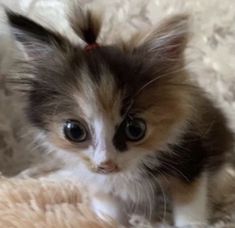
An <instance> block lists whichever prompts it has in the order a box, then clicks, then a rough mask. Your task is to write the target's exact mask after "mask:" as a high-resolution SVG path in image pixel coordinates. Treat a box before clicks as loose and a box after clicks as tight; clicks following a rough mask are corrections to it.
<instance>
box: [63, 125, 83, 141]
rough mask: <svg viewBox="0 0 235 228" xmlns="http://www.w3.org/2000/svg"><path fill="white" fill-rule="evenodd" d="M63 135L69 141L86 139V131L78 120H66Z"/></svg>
mask: <svg viewBox="0 0 235 228" xmlns="http://www.w3.org/2000/svg"><path fill="white" fill-rule="evenodd" d="M64 135H65V137H66V138H67V139H68V140H69V141H73V142H83V141H85V140H86V139H87V132H86V130H85V128H84V127H83V125H82V124H81V123H79V122H78V121H74V120H68V121H67V122H66V123H65V125H64Z"/></svg>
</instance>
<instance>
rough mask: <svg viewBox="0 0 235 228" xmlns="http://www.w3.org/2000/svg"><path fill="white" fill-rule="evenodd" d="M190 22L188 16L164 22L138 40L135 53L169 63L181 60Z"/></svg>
mask: <svg viewBox="0 0 235 228" xmlns="http://www.w3.org/2000/svg"><path fill="white" fill-rule="evenodd" d="M188 21H189V17H188V15H176V16H173V17H171V18H169V19H167V20H164V21H163V22H162V23H161V24H160V25H159V26H158V27H157V28H156V29H155V30H154V31H152V32H151V33H149V34H147V35H145V36H143V37H140V38H139V39H137V41H135V47H134V48H133V51H134V52H135V51H137V52H142V53H143V54H145V55H147V56H148V57H153V58H162V59H165V60H168V61H177V60H179V59H180V58H181V57H182V55H183V52H184V49H185V48H186V45H187V41H188V37H189V35H188V34H189V32H188Z"/></svg>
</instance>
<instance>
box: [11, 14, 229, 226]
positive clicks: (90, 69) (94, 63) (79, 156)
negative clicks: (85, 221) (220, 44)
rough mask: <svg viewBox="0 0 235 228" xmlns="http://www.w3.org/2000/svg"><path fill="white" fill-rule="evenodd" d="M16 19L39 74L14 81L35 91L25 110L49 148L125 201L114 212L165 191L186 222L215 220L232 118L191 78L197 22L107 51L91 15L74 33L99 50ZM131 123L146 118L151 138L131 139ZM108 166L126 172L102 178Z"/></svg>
mask: <svg viewBox="0 0 235 228" xmlns="http://www.w3.org/2000/svg"><path fill="white" fill-rule="evenodd" d="M79 12H80V13H81V14H82V12H81V11H80V10H79ZM7 15H8V20H9V24H10V26H11V27H12V31H13V34H15V37H16V39H17V40H18V41H19V42H21V43H22V44H23V45H24V47H25V50H26V52H27V54H28V56H29V61H28V64H27V67H26V69H27V71H28V72H29V73H30V74H33V77H25V76H24V77H22V78H20V79H15V80H13V82H14V83H18V84H20V85H25V84H26V85H27V88H26V89H24V90H25V95H26V97H27V106H26V107H27V108H26V110H25V112H26V115H27V116H28V119H29V121H30V123H31V124H32V125H33V126H34V127H35V128H36V129H37V130H38V132H40V137H41V140H42V141H43V144H44V145H45V146H46V147H47V148H50V150H51V149H52V150H53V151H54V152H55V153H57V154H58V156H59V157H60V158H61V159H62V160H66V162H67V163H68V164H69V166H70V167H72V170H73V172H74V174H75V175H76V176H77V178H78V180H79V181H80V182H82V183H84V184H85V185H88V186H89V188H90V189H91V190H92V191H94V192H95V194H94V195H97V192H98V193H99V194H98V195H100V193H101V195H102V194H107V195H109V197H110V195H111V196H112V197H113V198H115V199H116V198H117V199H118V200H117V202H118V203H117V204H116V203H115V200H111V201H110V202H109V203H104V205H108V207H110V208H112V207H113V208H115V204H116V205H119V203H120V201H121V202H122V203H123V205H125V207H126V206H128V205H127V204H126V203H125V202H128V204H129V205H130V204H134V205H137V206H139V205H140V206H141V205H142V207H146V206H147V207H148V206H149V207H151V206H154V202H155V199H156V198H155V197H156V194H155V193H156V191H157V189H158V188H159V186H161V185H163V186H164V188H165V190H166V191H168V192H169V193H170V195H171V196H172V202H173V208H174V215H175V218H174V220H175V224H176V225H187V224H190V223H195V222H202V223H207V220H208V218H207V215H206V212H207V211H208V205H207V194H208V192H207V185H208V180H210V178H214V176H215V174H216V172H217V171H218V170H219V169H220V167H221V166H222V165H223V164H225V162H226V153H227V152H228V151H229V150H230V149H231V147H232V142H233V135H232V133H231V131H230V130H229V128H228V127H227V122H226V118H225V117H224V115H223V114H222V112H221V111H220V110H219V109H218V108H217V107H215V105H214V104H213V103H212V102H211V101H210V99H208V98H207V96H206V94H205V93H204V92H203V91H202V90H201V89H200V88H198V87H197V86H195V85H193V84H192V83H191V81H190V77H189V73H188V72H187V70H186V67H185V61H184V49H185V48H186V45H187V40H188V25H187V24H188V23H187V16H185V15H177V16H174V17H172V18H170V19H166V20H165V21H163V22H162V23H161V24H160V25H159V26H158V27H157V28H155V29H153V31H151V32H149V33H147V34H145V35H143V36H138V37H134V39H132V40H131V41H130V42H129V43H122V44H118V43H117V44H113V45H105V44H102V43H101V44H98V46H97V44H96V42H97V39H98V38H99V31H100V25H99V24H97V21H96V20H94V18H95V17H92V16H91V15H92V14H91V12H88V13H84V14H82V16H79V17H77V18H80V19H81V18H82V20H80V21H77V19H76V17H74V15H77V12H76V13H74V14H72V15H73V16H72V17H70V18H71V19H70V21H71V26H72V28H73V29H74V31H75V32H76V33H77V35H78V36H80V37H81V38H82V39H83V40H84V42H86V43H87V44H88V45H92V44H96V48H93V49H92V50H91V51H89V52H87V51H85V49H84V47H80V46H76V45H74V44H71V43H70V42H69V41H68V40H67V39H66V38H64V37H63V36H62V35H60V34H57V33H56V32H54V31H52V30H50V29H46V28H44V27H42V26H41V25H39V24H37V23H36V22H34V21H32V20H31V19H29V18H26V17H23V16H22V15H18V14H15V13H13V12H9V11H8V12H7ZM11 82H12V81H11ZM128 116H135V117H138V118H143V119H144V120H145V121H146V124H147V132H146V135H145V137H144V139H143V140H141V141H139V142H135V143H133V142H129V141H128V140H127V137H126V135H125V131H124V124H125V121H126V118H127V117H128ZM68 119H75V120H79V121H80V122H82V123H83V124H84V126H86V128H87V129H88V130H89V134H90V135H89V139H88V140H87V141H86V142H84V143H81V144H77V143H71V142H69V141H68V140H67V139H66V138H65V136H64V134H63V130H62V128H63V124H64V122H65V121H66V120H68ZM107 160H108V161H110V160H111V161H113V162H115V163H116V164H117V165H118V166H119V170H120V171H119V172H118V173H115V174H108V175H105V174H98V173H96V171H97V169H96V168H97V166H99V164H101V163H103V162H105V161H107ZM62 172H63V171H62ZM188 193H190V194H188ZM109 197H107V198H109ZM102 198H105V197H102ZM94 199H96V198H95V197H94ZM205 199H206V202H205ZM95 202H96V203H95V206H94V208H95V211H96V210H99V208H102V210H103V208H104V205H102V201H98V203H97V201H96V200H95ZM198 202H199V203H198ZM152 204H153V205H152ZM143 205H144V206H143ZM134 207H135V206H134ZM97 208H98V209H97ZM182 208H184V210H183V209H182ZM149 210H153V209H152V208H150V209H149ZM104 211H106V212H107V213H108V211H115V210H109V208H105V210H104ZM181 211H182V212H181ZM96 212H97V214H98V215H99V214H100V212H99V211H96ZM186 212H187V213H186ZM150 213H153V211H151V212H150ZM110 216H111V217H115V215H110ZM119 217H121V216H117V218H116V219H118V218H119Z"/></svg>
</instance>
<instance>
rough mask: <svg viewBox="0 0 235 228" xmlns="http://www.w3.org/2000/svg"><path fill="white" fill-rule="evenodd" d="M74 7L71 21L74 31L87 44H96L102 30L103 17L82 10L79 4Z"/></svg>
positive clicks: (87, 10)
mask: <svg viewBox="0 0 235 228" xmlns="http://www.w3.org/2000/svg"><path fill="white" fill-rule="evenodd" d="M72 5H73V9H72V10H71V15H69V21H70V24H71V26H72V28H73V30H74V31H75V33H76V34H77V35H78V36H79V37H80V38H81V39H82V40H83V41H85V42H86V43H87V44H95V43H96V41H97V38H98V36H99V34H100V30H101V24H102V23H101V16H100V15H99V14H95V13H93V12H91V11H90V10H89V9H86V10H82V9H81V8H80V7H79V6H78V4H75V3H74V4H72Z"/></svg>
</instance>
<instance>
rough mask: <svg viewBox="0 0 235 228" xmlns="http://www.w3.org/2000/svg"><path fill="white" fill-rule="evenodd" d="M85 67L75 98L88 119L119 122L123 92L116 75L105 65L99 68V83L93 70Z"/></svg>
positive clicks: (82, 70) (75, 90)
mask: <svg viewBox="0 0 235 228" xmlns="http://www.w3.org/2000/svg"><path fill="white" fill-rule="evenodd" d="M87 68H88V66H84V67H83V68H82V69H81V71H80V77H79V80H78V81H77V83H78V86H77V87H75V88H78V89H74V91H73V97H74V98H75V101H76V103H77V105H78V107H79V110H80V111H81V113H82V114H83V115H84V117H86V119H89V120H91V119H94V118H96V117H100V118H104V117H105V118H108V119H110V120H113V121H117V119H119V118H120V110H121V100H122V99H121V91H120V90H119V89H118V87H117V83H116V81H115V79H114V75H113V74H112V73H111V72H110V71H109V69H107V67H105V66H104V65H102V64H101V65H100V66H99V68H100V69H99V81H97V80H94V77H95V76H94V75H91V74H92V73H91V72H92V70H89V69H87Z"/></svg>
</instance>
